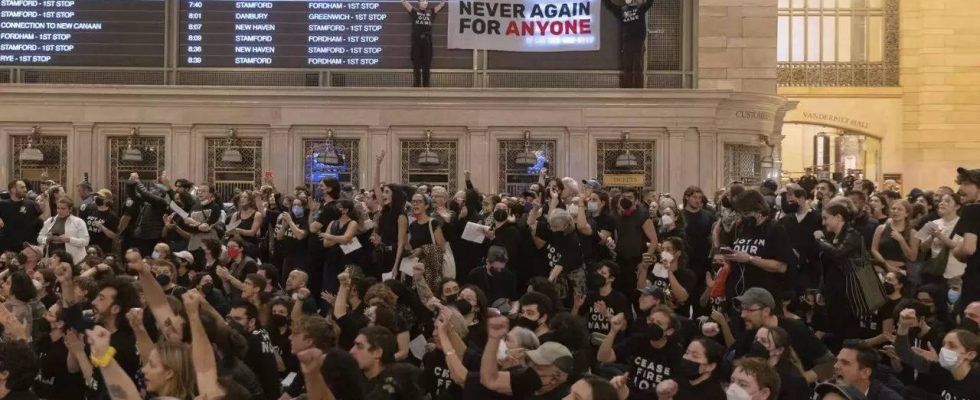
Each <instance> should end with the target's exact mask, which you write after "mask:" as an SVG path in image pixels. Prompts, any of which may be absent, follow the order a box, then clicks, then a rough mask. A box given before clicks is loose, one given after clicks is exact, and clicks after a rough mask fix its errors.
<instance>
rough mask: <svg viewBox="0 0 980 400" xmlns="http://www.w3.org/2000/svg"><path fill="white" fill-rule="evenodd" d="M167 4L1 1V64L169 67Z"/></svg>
mask: <svg viewBox="0 0 980 400" xmlns="http://www.w3.org/2000/svg"><path fill="white" fill-rule="evenodd" d="M165 13H166V11H165V4H164V0H0V65H50V66H107V67H113V66H127V67H163V66H164V53H165V50H164V46H165V43H164V42H165V24H166V23H165V20H166V18H165Z"/></svg>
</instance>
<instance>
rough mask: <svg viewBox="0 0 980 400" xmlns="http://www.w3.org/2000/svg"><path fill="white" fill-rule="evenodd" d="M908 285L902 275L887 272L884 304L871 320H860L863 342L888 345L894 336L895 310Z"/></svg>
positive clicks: (905, 277) (906, 278) (907, 281)
mask: <svg viewBox="0 0 980 400" xmlns="http://www.w3.org/2000/svg"><path fill="white" fill-rule="evenodd" d="M908 284H909V278H908V277H907V276H905V275H902V274H896V273H894V272H889V273H887V274H885V282H883V283H882V284H881V285H882V287H883V288H884V289H885V296H886V299H885V304H884V305H882V306H881V308H879V309H878V311H877V312H876V313H875V315H874V318H873V319H869V318H867V317H865V318H862V319H861V328H862V331H863V333H862V335H861V336H860V337H862V338H865V342H866V343H868V344H869V345H871V346H875V347H877V346H881V345H884V344H886V343H890V342H891V340H890V339H889V338H890V336H891V335H894V334H895V308H896V307H898V305H899V303H901V302H902V300H903V299H904V297H903V296H902V293H903V292H904V291H905V287H906V286H907V285H908Z"/></svg>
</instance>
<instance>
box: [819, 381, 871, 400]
mask: <svg viewBox="0 0 980 400" xmlns="http://www.w3.org/2000/svg"><path fill="white" fill-rule="evenodd" d="M817 398H818V399H821V400H824V399H826V400H868V397H867V396H865V395H864V393H861V391H860V390H857V388H855V387H854V386H851V385H847V384H835V383H830V382H824V383H821V384H819V385H817Z"/></svg>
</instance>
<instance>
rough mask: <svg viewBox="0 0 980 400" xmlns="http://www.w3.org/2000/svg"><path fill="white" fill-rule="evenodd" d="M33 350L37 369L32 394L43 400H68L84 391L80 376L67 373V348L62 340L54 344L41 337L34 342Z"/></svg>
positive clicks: (49, 339)
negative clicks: (35, 355)
mask: <svg viewBox="0 0 980 400" xmlns="http://www.w3.org/2000/svg"><path fill="white" fill-rule="evenodd" d="M34 349H35V351H36V352H37V361H38V367H39V369H38V374H37V378H36V379H35V380H34V386H33V388H32V389H33V390H34V393H36V394H37V395H38V396H39V397H41V398H43V399H49V400H62V399H64V400H69V399H77V398H78V397H79V393H83V392H84V391H85V383H84V382H83V381H82V374H80V373H75V374H72V373H69V372H68V364H66V363H65V360H67V359H68V348H67V347H65V341H64V340H63V339H59V340H58V341H56V342H54V341H51V337H50V336H43V337H41V338H39V339H38V340H37V341H35V342H34Z"/></svg>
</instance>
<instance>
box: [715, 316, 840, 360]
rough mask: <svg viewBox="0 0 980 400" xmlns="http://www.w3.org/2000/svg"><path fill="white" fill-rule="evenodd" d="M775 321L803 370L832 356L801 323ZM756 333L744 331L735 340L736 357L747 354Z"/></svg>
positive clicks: (778, 319) (787, 320) (794, 320)
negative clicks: (784, 331)
mask: <svg viewBox="0 0 980 400" xmlns="http://www.w3.org/2000/svg"><path fill="white" fill-rule="evenodd" d="M776 320H777V323H776V325H777V326H779V327H780V328H783V329H785V330H786V333H788V334H789V337H790V346H792V347H793V351H795V352H796V355H797V356H798V357H799V358H800V363H801V364H803V369H804V370H809V369H811V368H813V366H814V365H816V363H817V361H819V360H821V359H822V358H824V357H827V356H832V354H831V353H830V350H827V346H825V345H824V344H823V342H822V341H820V338H818V337H817V336H816V335H814V334H813V331H811V330H810V328H807V326H806V324H804V323H803V322H802V321H800V320H797V319H790V318H785V317H777V318H776ZM756 331H757V330H756V329H753V330H751V331H745V333H743V335H742V336H740V337H739V338H738V339H737V340H736V342H735V345H734V348H735V351H736V356H741V355H744V354H747V353H748V352H749V347H750V346H751V345H752V342H754V341H755V334H756Z"/></svg>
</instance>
